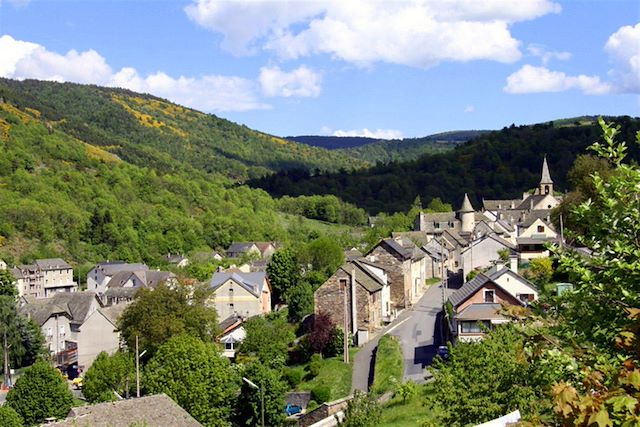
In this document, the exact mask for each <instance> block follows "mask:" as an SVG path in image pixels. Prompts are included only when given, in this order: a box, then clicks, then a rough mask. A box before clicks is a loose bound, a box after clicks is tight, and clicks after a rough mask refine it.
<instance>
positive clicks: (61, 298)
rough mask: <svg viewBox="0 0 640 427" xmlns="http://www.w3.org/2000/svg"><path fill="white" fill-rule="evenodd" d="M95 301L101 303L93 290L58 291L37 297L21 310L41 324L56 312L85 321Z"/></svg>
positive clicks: (76, 320) (79, 321)
mask: <svg viewBox="0 0 640 427" xmlns="http://www.w3.org/2000/svg"><path fill="white" fill-rule="evenodd" d="M93 301H96V302H97V303H98V304H100V302H99V301H98V299H97V297H96V294H95V293H93V292H92V291H83V292H58V293H56V294H54V295H53V296H52V297H50V298H42V299H37V300H35V301H34V302H32V303H29V304H24V305H23V306H22V307H21V308H20V311H21V312H22V313H24V314H26V315H27V316H29V317H31V318H32V319H33V320H34V321H35V322H36V323H38V324H39V325H41V326H42V325H43V324H44V323H45V322H46V321H47V319H48V318H49V317H51V316H53V315H55V314H64V315H66V316H67V317H69V319H70V320H71V321H72V322H74V323H83V322H84V321H85V319H86V318H87V314H88V313H89V309H90V308H91V305H92V303H93Z"/></svg>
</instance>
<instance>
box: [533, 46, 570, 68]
mask: <svg viewBox="0 0 640 427" xmlns="http://www.w3.org/2000/svg"><path fill="white" fill-rule="evenodd" d="M527 52H528V53H529V55H532V56H537V57H539V58H540V59H542V65H544V66H545V67H546V66H547V64H548V63H549V61H551V60H552V59H557V60H559V61H567V60H569V59H571V52H555V51H549V50H547V49H546V48H545V47H544V46H541V45H537V44H530V45H529V46H527Z"/></svg>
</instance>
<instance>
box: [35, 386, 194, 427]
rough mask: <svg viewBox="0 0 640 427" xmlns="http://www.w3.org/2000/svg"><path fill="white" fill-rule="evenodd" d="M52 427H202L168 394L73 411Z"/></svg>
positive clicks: (117, 401) (118, 401)
mask: <svg viewBox="0 0 640 427" xmlns="http://www.w3.org/2000/svg"><path fill="white" fill-rule="evenodd" d="M47 426H49V427H131V426H145V427H167V426H171V427H200V426H202V424H200V423H199V422H198V421H196V420H195V419H194V418H193V417H192V416H191V415H189V413H188V412H187V411H185V410H184V409H182V408H181V407H180V406H179V405H178V404H177V403H175V402H174V401H173V400H171V398H170V397H169V396H167V395H166V394H164V393H161V394H154V395H151V396H144V397H139V398H136V399H126V400H116V401H114V402H105V403H98V404H96V405H86V406H79V407H77V408H71V410H70V411H69V414H68V415H67V418H66V419H65V420H63V421H58V422H54V423H49V424H47Z"/></svg>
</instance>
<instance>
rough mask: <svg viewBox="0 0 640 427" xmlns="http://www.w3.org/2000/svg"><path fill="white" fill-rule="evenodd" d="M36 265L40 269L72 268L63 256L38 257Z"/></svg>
mask: <svg viewBox="0 0 640 427" xmlns="http://www.w3.org/2000/svg"><path fill="white" fill-rule="evenodd" d="M35 265H36V266H37V267H38V268H39V269H40V270H66V269H69V268H72V267H71V266H70V265H69V264H68V263H67V262H66V261H65V260H63V259H61V258H47V259H37V260H36V261H35Z"/></svg>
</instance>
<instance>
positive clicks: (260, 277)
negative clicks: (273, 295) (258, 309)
mask: <svg viewBox="0 0 640 427" xmlns="http://www.w3.org/2000/svg"><path fill="white" fill-rule="evenodd" d="M266 277H267V273H265V272H264V271H256V272H252V273H243V272H240V271H237V272H236V271H234V272H227V271H220V272H217V273H215V274H214V275H213V278H212V279H211V282H210V283H209V284H210V286H211V289H213V290H214V291H215V290H216V289H218V288H219V287H220V286H221V285H222V284H223V283H224V282H226V281H227V280H229V279H231V280H233V281H234V282H236V283H237V284H239V285H240V286H242V287H243V288H245V289H246V290H247V291H249V292H250V293H251V294H253V295H254V296H256V298H257V297H259V296H260V294H261V293H262V287H263V286H264V284H265V279H266Z"/></svg>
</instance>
